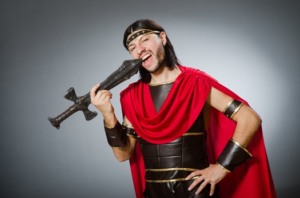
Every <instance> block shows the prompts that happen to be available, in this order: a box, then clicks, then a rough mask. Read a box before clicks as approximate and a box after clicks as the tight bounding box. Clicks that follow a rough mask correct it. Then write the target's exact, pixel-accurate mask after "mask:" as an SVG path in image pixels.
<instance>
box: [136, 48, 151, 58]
mask: <svg viewBox="0 0 300 198" xmlns="http://www.w3.org/2000/svg"><path fill="white" fill-rule="evenodd" d="M146 53H149V54H151V55H153V56H154V53H153V52H152V51H151V50H147V51H145V52H144V53H143V54H141V55H140V56H139V58H142V56H144V54H146Z"/></svg>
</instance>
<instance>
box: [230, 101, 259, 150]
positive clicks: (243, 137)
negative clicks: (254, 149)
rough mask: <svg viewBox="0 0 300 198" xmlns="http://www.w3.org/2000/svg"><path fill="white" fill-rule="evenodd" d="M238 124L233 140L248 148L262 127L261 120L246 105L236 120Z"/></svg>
mask: <svg viewBox="0 0 300 198" xmlns="http://www.w3.org/2000/svg"><path fill="white" fill-rule="evenodd" d="M234 120H235V121H236V122H237V125H236V128H235V132H234V134H233V137H232V139H233V140H234V141H236V142H238V143H239V144H240V145H241V146H243V147H247V146H248V145H249V143H250V141H251V139H252V138H253V136H254V135H255V132H256V131H257V129H258V128H259V127H260V125H261V122H262V121H261V119H260V117H259V115H257V113H256V112H255V111H254V110H252V109H251V108H250V107H248V106H246V105H244V106H243V107H242V108H241V109H240V111H239V112H238V115H237V116H236V118H235V119H234Z"/></svg>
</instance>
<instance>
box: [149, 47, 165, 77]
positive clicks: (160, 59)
mask: <svg viewBox="0 0 300 198" xmlns="http://www.w3.org/2000/svg"><path fill="white" fill-rule="evenodd" d="M151 53H152V55H154V53H153V52H152V51H151ZM155 58H156V60H157V64H156V65H155V67H154V69H152V70H148V69H146V68H145V69H146V70H147V71H148V72H149V73H151V74H154V73H156V72H157V71H158V70H159V69H160V68H161V67H162V66H163V63H164V61H165V54H164V53H163V51H162V50H160V51H158V52H157V54H156V55H155Z"/></svg>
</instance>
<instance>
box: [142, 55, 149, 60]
mask: <svg viewBox="0 0 300 198" xmlns="http://www.w3.org/2000/svg"><path fill="white" fill-rule="evenodd" d="M149 56H150V54H147V55H146V56H144V57H143V58H142V59H143V60H145V59H146V58H148V57H149Z"/></svg>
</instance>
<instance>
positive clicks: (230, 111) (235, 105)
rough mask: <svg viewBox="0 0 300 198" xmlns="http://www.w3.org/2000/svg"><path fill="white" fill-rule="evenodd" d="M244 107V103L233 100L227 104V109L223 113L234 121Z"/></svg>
mask: <svg viewBox="0 0 300 198" xmlns="http://www.w3.org/2000/svg"><path fill="white" fill-rule="evenodd" d="M243 105H244V103H242V102H240V101H238V100H232V101H231V102H229V103H228V104H227V106H226V107H225V109H224V110H223V113H224V115H225V116H226V117H228V118H230V119H231V120H233V117H234V116H235V114H236V113H237V112H238V111H239V110H240V108H241V107H242V106H243Z"/></svg>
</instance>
